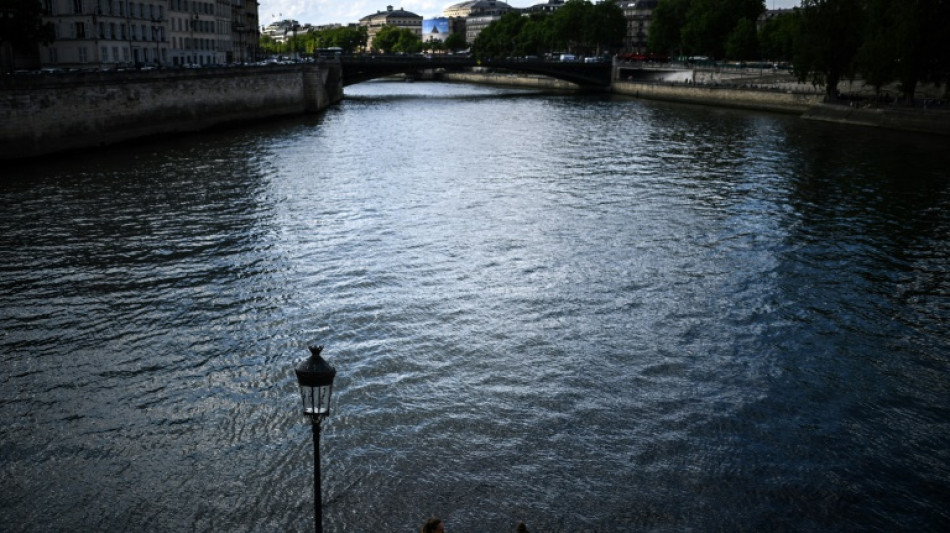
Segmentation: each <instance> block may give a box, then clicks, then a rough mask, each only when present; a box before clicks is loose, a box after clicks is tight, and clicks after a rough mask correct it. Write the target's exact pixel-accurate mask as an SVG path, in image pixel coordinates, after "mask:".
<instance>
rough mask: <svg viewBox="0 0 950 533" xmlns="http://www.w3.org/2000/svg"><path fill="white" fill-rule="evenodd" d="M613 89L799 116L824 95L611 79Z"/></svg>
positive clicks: (643, 96) (639, 96) (642, 96)
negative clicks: (612, 80)
mask: <svg viewBox="0 0 950 533" xmlns="http://www.w3.org/2000/svg"><path fill="white" fill-rule="evenodd" d="M613 92H614V93H617V94H623V95H628V96H634V97H637V98H647V99H652V100H667V101H673V102H685V103H692V104H703V105H717V106H723V107H736V108H741V109H754V110H759V111H772V112H777V113H789V114H794V115H801V114H802V113H805V112H806V111H808V110H809V109H810V108H811V107H812V106H814V105H817V104H819V103H821V101H822V99H823V96H822V95H820V94H815V93H797V92H789V91H781V90H758V89H740V88H730V87H715V86H706V85H694V84H686V83H638V82H628V81H614V82H613Z"/></svg>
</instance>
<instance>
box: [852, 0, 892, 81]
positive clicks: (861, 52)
mask: <svg viewBox="0 0 950 533" xmlns="http://www.w3.org/2000/svg"><path fill="white" fill-rule="evenodd" d="M893 7H894V5H893V3H890V2H888V3H887V4H885V3H884V2H880V1H877V0H871V1H870V2H869V3H868V11H867V25H866V27H865V31H864V35H863V43H862V44H861V47H860V48H859V49H858V53H857V57H856V60H857V68H858V71H859V72H860V73H861V76H862V77H863V78H864V81H865V82H866V83H868V84H870V85H871V86H872V87H874V89H875V91H876V92H878V93H880V91H881V87H883V86H884V85H886V84H887V83H890V82H892V81H894V79H895V77H896V76H897V49H896V47H895V46H894V42H893V41H894V39H893V38H892V37H893V28H894V26H895V20H894V18H895V17H894V15H895V14H896V10H895V9H893Z"/></svg>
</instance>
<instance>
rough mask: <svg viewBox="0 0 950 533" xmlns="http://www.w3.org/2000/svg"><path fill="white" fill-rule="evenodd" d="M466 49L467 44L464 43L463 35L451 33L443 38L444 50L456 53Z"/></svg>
mask: <svg viewBox="0 0 950 533" xmlns="http://www.w3.org/2000/svg"><path fill="white" fill-rule="evenodd" d="M466 48H468V43H467V42H465V35H463V34H461V33H452V34H450V35H449V36H448V37H446V38H445V49H446V50H450V51H452V52H458V51H459V50H465V49H466Z"/></svg>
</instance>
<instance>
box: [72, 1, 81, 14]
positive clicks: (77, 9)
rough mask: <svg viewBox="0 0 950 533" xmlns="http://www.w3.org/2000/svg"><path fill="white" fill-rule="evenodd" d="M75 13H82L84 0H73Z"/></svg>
mask: <svg viewBox="0 0 950 533" xmlns="http://www.w3.org/2000/svg"><path fill="white" fill-rule="evenodd" d="M73 13H82V0H73Z"/></svg>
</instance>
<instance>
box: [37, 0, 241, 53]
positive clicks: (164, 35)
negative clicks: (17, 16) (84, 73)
mask: <svg viewBox="0 0 950 533" xmlns="http://www.w3.org/2000/svg"><path fill="white" fill-rule="evenodd" d="M37 1H40V2H42V4H43V8H44V11H45V12H46V15H45V16H44V21H46V22H49V23H51V24H52V25H53V29H54V35H55V40H54V41H53V42H52V43H50V44H49V45H43V46H40V47H39V58H40V64H41V65H42V66H44V67H59V68H78V69H96V70H110V69H115V68H136V67H138V68H140V67H174V66H208V65H223V64H227V63H232V62H235V61H239V60H240V59H239V58H243V60H245V61H248V60H250V59H251V58H252V56H253V55H254V50H256V49H257V47H258V42H259V40H260V34H259V32H258V26H257V21H258V16H257V11H258V4H257V1H256V0H141V1H130V0H37Z"/></svg>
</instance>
